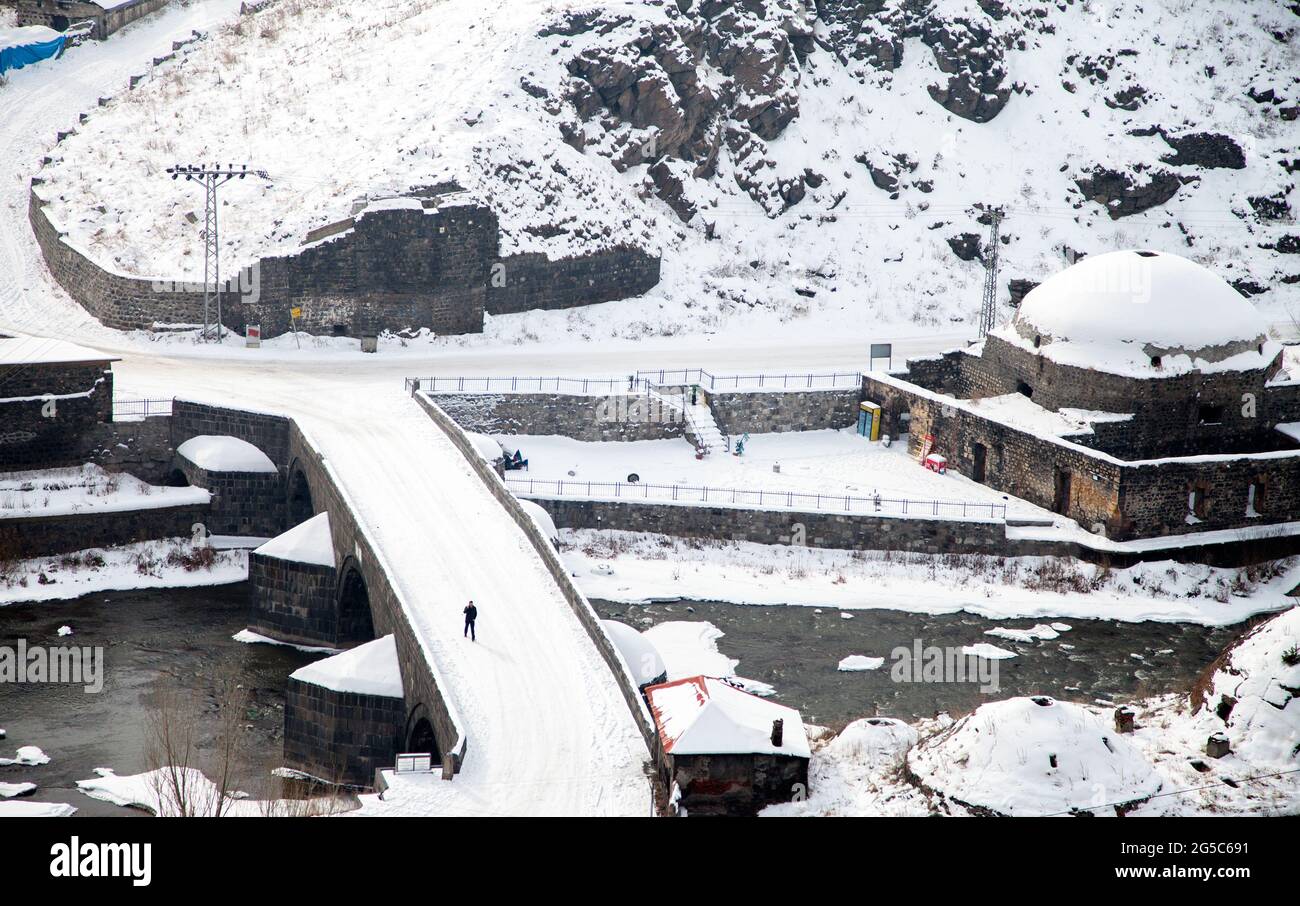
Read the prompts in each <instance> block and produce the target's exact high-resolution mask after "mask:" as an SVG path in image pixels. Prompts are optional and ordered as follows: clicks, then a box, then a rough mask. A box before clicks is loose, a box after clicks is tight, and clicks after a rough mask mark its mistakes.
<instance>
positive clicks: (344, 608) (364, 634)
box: [337, 566, 375, 646]
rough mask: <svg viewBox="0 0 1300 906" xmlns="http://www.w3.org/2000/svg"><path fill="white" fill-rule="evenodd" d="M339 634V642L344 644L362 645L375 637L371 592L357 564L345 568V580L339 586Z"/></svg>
mask: <svg viewBox="0 0 1300 906" xmlns="http://www.w3.org/2000/svg"><path fill="white" fill-rule="evenodd" d="M337 635H338V644H339V645H342V646H351V645H360V644H361V643H362V642H369V641H372V640H373V639H374V637H375V625H374V621H373V620H372V619H371V616H370V593H369V591H367V590H366V580H365V579H363V578H361V572H360V571H359V570H358V569H357V568H356V566H349V567H347V568H346V569H345V570H344V572H343V582H342V584H341V585H340V586H339V620H338V633H337Z"/></svg>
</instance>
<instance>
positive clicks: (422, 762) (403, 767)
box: [396, 752, 433, 774]
mask: <svg viewBox="0 0 1300 906" xmlns="http://www.w3.org/2000/svg"><path fill="white" fill-rule="evenodd" d="M432 770H433V756H432V755H430V754H429V753H428V752H413V753H408V754H405V755H398V756H397V768H396V773H398V774H420V773H425V774H427V773H429V772H430V771H432Z"/></svg>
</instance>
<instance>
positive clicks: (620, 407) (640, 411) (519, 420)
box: [432, 393, 686, 456]
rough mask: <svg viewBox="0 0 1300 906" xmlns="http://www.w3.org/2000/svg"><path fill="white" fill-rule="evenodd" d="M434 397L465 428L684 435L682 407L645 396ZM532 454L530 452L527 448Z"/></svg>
mask: <svg viewBox="0 0 1300 906" xmlns="http://www.w3.org/2000/svg"><path fill="white" fill-rule="evenodd" d="M432 396H433V400H434V401H435V402H436V403H437V404H438V406H439V407H441V408H442V409H443V411H445V412H446V413H447V415H449V416H450V417H451V418H452V420H453V421H455V422H456V424H457V425H459V426H460V427H461V428H462V429H464V430H465V431H475V432H478V433H480V434H557V435H560V436H562V437H571V438H573V439H574V440H582V441H632V440H662V439H665V438H673V437H682V436H684V434H685V430H686V424H685V421H684V416H683V415H682V412H681V410H679V409H673V408H671V407H668V406H664V405H662V404H661V403H659V402H658V401H657V400H653V399H651V398H650V397H649V396H647V395H645V394H610V395H609V396H585V395H581V394H571V393H437V394H433V395H432ZM523 452H524V455H525V456H527V455H528V451H527V450H525V451H523Z"/></svg>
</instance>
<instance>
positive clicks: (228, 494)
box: [176, 456, 287, 538]
mask: <svg viewBox="0 0 1300 906" xmlns="http://www.w3.org/2000/svg"><path fill="white" fill-rule="evenodd" d="M176 467H177V468H178V469H179V470H180V471H181V472H182V473H183V474H184V475H185V480H186V481H187V482H188V483H189V484H191V485H193V486H194V487H196V488H203V489H204V490H206V491H209V492H210V493H211V494H212V507H211V509H210V510H209V512H208V520H207V529H208V531H209V532H211V533H212V534H214V535H249V536H252V537H256V538H274V537H275V536H276V535H278V534H280V533H281V532H283V531H284V530H285V528H287V526H286V525H285V493H284V479H283V477H281V475H280V474H279V473H277V472H213V471H209V470H208V469H204V468H201V467H199V466H197V465H195V464H194V463H192V462H190V461H189V460H188V459H186V458H185V457H183V456H177V457H176Z"/></svg>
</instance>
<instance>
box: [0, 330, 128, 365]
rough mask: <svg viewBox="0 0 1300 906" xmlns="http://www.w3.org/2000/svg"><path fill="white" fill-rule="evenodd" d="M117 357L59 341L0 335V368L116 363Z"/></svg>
mask: <svg viewBox="0 0 1300 906" xmlns="http://www.w3.org/2000/svg"><path fill="white" fill-rule="evenodd" d="M116 361H119V358H118V357H117V356H115V355H109V354H108V353H106V352H100V351H99V350H98V349H90V348H89V347H86V346H78V345H77V344H75V343H68V342H65V341H63V340H51V339H47V338H45V337H7V336H0V365H4V366H8V365H58V364H65V365H66V364H81V363H99V362H116Z"/></svg>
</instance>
